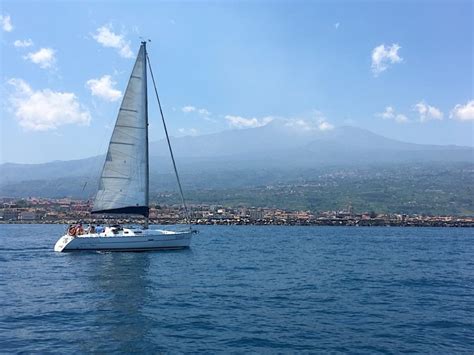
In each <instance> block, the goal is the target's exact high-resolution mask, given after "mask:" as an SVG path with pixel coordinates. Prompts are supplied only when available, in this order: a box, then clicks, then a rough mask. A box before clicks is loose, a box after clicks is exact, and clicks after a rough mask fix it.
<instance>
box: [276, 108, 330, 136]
mask: <svg viewBox="0 0 474 355" xmlns="http://www.w3.org/2000/svg"><path fill="white" fill-rule="evenodd" d="M312 116H313V117H311V118H310V119H302V118H292V119H287V120H286V123H285V125H286V126H287V127H292V128H296V129H299V130H302V131H330V130H332V129H334V125H333V124H331V123H329V122H328V120H327V118H326V116H325V115H324V114H323V113H322V112H321V111H318V110H313V112H312Z"/></svg>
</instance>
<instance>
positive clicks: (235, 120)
mask: <svg viewBox="0 0 474 355" xmlns="http://www.w3.org/2000/svg"><path fill="white" fill-rule="evenodd" d="M225 119H226V120H227V122H228V123H229V126H230V127H232V128H255V127H262V126H265V125H267V124H268V123H270V122H271V121H273V119H274V118H273V117H271V116H267V117H263V118H260V119H258V118H255V117H252V118H245V117H241V116H233V115H226V116H225Z"/></svg>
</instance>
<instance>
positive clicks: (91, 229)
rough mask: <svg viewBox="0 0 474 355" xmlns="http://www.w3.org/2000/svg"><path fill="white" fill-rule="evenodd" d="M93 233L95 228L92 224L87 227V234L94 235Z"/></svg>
mask: <svg viewBox="0 0 474 355" xmlns="http://www.w3.org/2000/svg"><path fill="white" fill-rule="evenodd" d="M94 233H95V226H94V225H93V224H91V225H90V226H89V234H94Z"/></svg>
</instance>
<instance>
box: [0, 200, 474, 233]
mask: <svg viewBox="0 0 474 355" xmlns="http://www.w3.org/2000/svg"><path fill="white" fill-rule="evenodd" d="M0 203H1V205H0V206H1V208H0V223H1V224H21V223H24V224H73V223H77V222H78V221H81V222H82V223H87V224H89V223H92V224H107V223H119V224H134V223H135V224H137V223H140V221H143V218H138V217H132V216H122V217H121V218H116V217H113V218H107V216H101V215H91V213H90V210H91V205H90V202H89V201H83V200H75V199H70V198H63V199H49V198H28V199H15V198H2V199H0ZM189 215H190V222H191V224H195V225H297V226H306V225H307V226H394V227H395V226H400V227H474V216H426V215H406V214H396V213H391V214H384V213H375V212H364V213H355V212H354V211H353V210H352V207H351V206H348V207H347V208H345V209H342V210H339V211H322V212H311V211H290V210H284V209H278V208H249V207H225V206H219V205H191V206H189ZM149 217H150V223H152V224H182V223H185V222H186V220H185V218H184V213H183V210H182V208H181V207H180V206H178V205H173V206H167V205H161V206H154V207H151V208H150V216H149Z"/></svg>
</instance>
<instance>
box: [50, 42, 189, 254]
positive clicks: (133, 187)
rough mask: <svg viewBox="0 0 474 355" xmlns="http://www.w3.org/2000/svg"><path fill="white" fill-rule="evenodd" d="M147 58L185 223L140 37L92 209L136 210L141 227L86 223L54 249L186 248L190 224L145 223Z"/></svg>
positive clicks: (121, 212)
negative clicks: (154, 226)
mask: <svg viewBox="0 0 474 355" xmlns="http://www.w3.org/2000/svg"><path fill="white" fill-rule="evenodd" d="M147 64H148V68H149V70H150V75H151V78H152V81H153V86H154V89H155V94H156V98H157V100H158V107H159V109H160V114H161V119H162V122H163V127H164V131H165V135H166V139H167V142H168V148H169V152H170V155H171V160H172V162H173V167H174V172H175V175H176V179H177V183H178V187H179V192H180V195H181V200H182V204H183V207H184V212H185V216H186V222H187V223H188V225H189V215H188V210H187V207H186V202H185V199H184V195H183V190H182V187H181V182H180V179H179V175H178V170H177V168H176V163H175V159H174V155H173V150H172V148H171V144H170V139H169V136H168V130H167V128H166V122H165V119H164V115H163V110H162V108H161V103H160V99H159V96H158V91H157V89H156V84H155V78H154V76H153V71H152V69H151V65H150V61H149V57H148V53H147V50H146V42H141V46H140V50H139V52H138V56H137V59H136V61H135V65H134V67H133V70H132V73H131V75H130V79H129V81H128V85H127V88H126V90H125V93H124V96H123V99H122V104H121V106H120V109H119V113H118V116H117V120H116V122H115V127H114V130H113V132H112V137H111V139H110V142H109V147H108V150H107V155H106V158H105V162H104V166H103V169H102V173H101V175H100V180H99V188H98V191H97V194H96V196H95V200H94V204H93V209H92V213H96V214H118V215H132V214H133V215H142V216H144V217H145V225H144V226H143V227H136V228H125V227H122V226H119V225H113V226H107V227H105V228H103V230H102V229H100V230H99V229H96V230H94V229H93V228H90V229H89V231H88V232H87V233H82V232H81V233H77V230H75V228H74V227H72V228H69V229H68V231H67V232H66V234H65V235H63V236H62V237H60V238H59V240H58V241H57V242H56V244H55V246H54V250H55V251H57V252H65V251H76V250H102V251H147V250H163V249H182V248H188V247H189V245H190V243H191V238H192V235H193V234H194V233H195V232H196V231H195V230H193V229H192V228H191V227H188V228H186V229H184V230H176V231H174V230H165V229H150V228H149V225H148V224H149V218H148V215H149V210H150V209H149V190H150V189H149V175H150V174H149V154H148V97H147Z"/></svg>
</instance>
